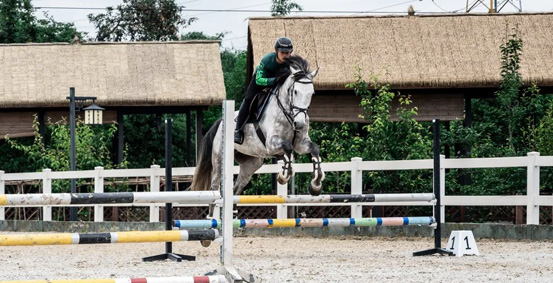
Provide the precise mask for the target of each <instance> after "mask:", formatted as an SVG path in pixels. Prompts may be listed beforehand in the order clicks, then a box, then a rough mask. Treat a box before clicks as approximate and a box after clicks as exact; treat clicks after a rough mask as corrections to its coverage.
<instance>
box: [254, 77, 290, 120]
mask: <svg viewBox="0 0 553 283" xmlns="http://www.w3.org/2000/svg"><path fill="white" fill-rule="evenodd" d="M288 87H289V86H288V85H287V84H283V85H281V86H279V88H278V90H277V93H276V94H273V95H272V97H271V98H270V100H269V104H268V105H267V108H268V109H267V110H268V111H266V112H265V115H263V118H262V120H261V122H262V124H263V122H267V124H268V125H271V124H275V123H283V124H284V123H285V124H286V125H288V126H290V124H289V122H288V120H287V119H286V115H285V114H284V112H283V111H282V109H280V106H279V105H278V104H279V102H278V100H280V103H281V104H282V107H283V108H284V110H285V111H288V112H289V111H290V109H288V108H289V107H290V101H289V96H288V93H287V90H288Z"/></svg>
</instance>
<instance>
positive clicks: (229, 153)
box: [221, 100, 235, 267]
mask: <svg viewBox="0 0 553 283" xmlns="http://www.w3.org/2000/svg"><path fill="white" fill-rule="evenodd" d="M222 124H223V132H222V134H223V135H222V140H223V166H222V167H223V168H222V178H221V183H222V184H221V190H222V192H221V195H223V209H222V212H221V226H222V227H221V229H222V232H223V233H222V234H223V245H222V246H221V263H222V264H223V266H225V267H231V266H232V237H233V231H232V230H233V229H232V228H233V225H232V208H233V177H234V174H233V167H234V136H233V134H234V128H235V122H234V101H233V100H225V101H224V102H223V123H222Z"/></svg>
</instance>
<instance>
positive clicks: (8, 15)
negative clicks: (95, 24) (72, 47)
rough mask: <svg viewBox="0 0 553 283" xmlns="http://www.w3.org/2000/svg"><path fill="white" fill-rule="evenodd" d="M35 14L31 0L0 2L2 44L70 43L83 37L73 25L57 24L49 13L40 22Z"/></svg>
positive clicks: (4, 0) (0, 40) (0, 37)
mask: <svg viewBox="0 0 553 283" xmlns="http://www.w3.org/2000/svg"><path fill="white" fill-rule="evenodd" d="M34 12H35V9H34V8H33V5H32V4H31V0H2V1H0V43H28V42H70V41H71V40H72V39H73V37H74V36H75V35H77V36H79V37H82V35H83V34H82V33H80V32H77V29H76V28H75V26H74V24H72V23H62V22H57V21H55V20H54V19H53V18H52V17H51V16H49V15H48V14H47V13H44V16H45V19H40V20H39V19H37V18H36V17H35V16H34Z"/></svg>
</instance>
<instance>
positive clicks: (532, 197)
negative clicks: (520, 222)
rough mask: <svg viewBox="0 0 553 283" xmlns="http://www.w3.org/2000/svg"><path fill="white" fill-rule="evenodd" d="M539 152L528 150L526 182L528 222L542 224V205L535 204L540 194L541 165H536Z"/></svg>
mask: <svg viewBox="0 0 553 283" xmlns="http://www.w3.org/2000/svg"><path fill="white" fill-rule="evenodd" d="M538 156H540V153H539V152H535V151H532V152H528V169H527V177H526V178H527V180H528V182H527V184H526V200H527V206H526V224H532V225H539V224H540V207H539V206H537V205H535V203H536V198H537V197H538V196H539V195H540V167H539V166H538V165H536V159H537V157H538Z"/></svg>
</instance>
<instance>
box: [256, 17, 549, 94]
mask: <svg viewBox="0 0 553 283" xmlns="http://www.w3.org/2000/svg"><path fill="white" fill-rule="evenodd" d="M515 27H518V29H519V30H520V35H521V38H522V40H523V51H522V56H521V64H520V66H521V73H522V76H523V79H524V82H525V83H526V84H530V83H531V82H535V83H537V84H538V85H546V86H552V85H553V60H552V58H553V48H552V47H551V42H552V41H553V13H539V14H523V13H519V14H447V15H428V16H363V17H286V18H251V19H250V20H249V42H250V47H249V55H250V60H251V62H250V66H249V68H250V71H251V70H252V68H253V66H256V65H257V64H258V63H259V61H260V60H261V58H262V57H263V55H264V54H266V53H268V52H272V51H274V49H273V46H274V41H275V40H276V38H278V37H280V36H288V37H290V38H292V40H293V42H294V52H295V53H296V54H298V55H300V56H302V57H304V58H306V59H307V60H308V61H309V62H310V64H311V66H312V68H314V67H318V68H320V71H319V74H318V75H317V78H316V87H317V88H318V89H328V90H332V89H345V87H344V86H345V84H347V83H350V82H352V80H353V73H354V67H355V66H359V67H360V68H361V69H362V70H363V75H364V78H365V79H368V76H369V74H371V73H374V74H377V75H378V76H379V79H380V81H385V82H389V83H391V86H392V88H457V87H462V88H465V87H497V86H498V85H499V79H500V67H501V52H500V45H501V44H503V43H504V42H505V41H506V35H507V34H512V33H513V30H512V29H513V28H515Z"/></svg>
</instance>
